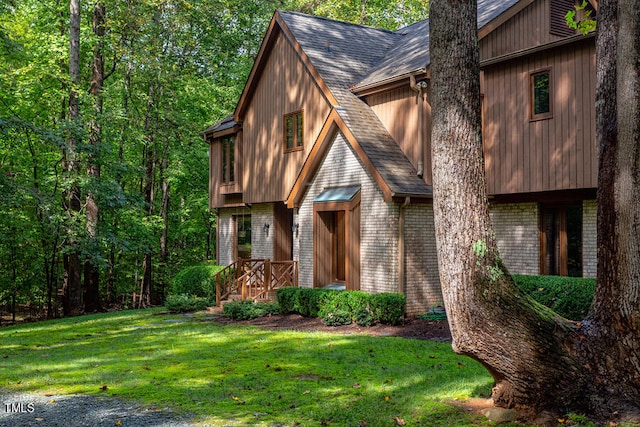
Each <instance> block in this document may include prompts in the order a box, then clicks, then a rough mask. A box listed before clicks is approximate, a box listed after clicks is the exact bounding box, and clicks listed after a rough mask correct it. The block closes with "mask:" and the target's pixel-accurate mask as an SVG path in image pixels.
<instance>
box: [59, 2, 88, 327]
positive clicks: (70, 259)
mask: <svg viewBox="0 0 640 427" xmlns="http://www.w3.org/2000/svg"><path fill="white" fill-rule="evenodd" d="M69 12H70V19H69V79H70V82H71V88H70V90H69V112H68V119H69V121H70V122H71V124H72V129H71V135H70V136H69V137H68V138H67V146H66V149H65V150H64V153H63V157H64V164H65V170H66V173H67V179H68V180H69V181H70V184H69V189H68V190H67V191H66V193H65V195H64V201H63V205H64V209H65V212H66V214H67V221H68V225H67V242H66V243H67V247H68V249H67V252H66V254H65V256H64V258H65V259H64V270H65V273H64V284H63V289H64V313H65V315H67V316H74V315H78V314H81V313H82V310H83V306H82V282H81V275H82V274H81V262H80V255H79V250H78V247H77V246H78V242H77V241H76V238H75V237H74V235H75V232H74V230H73V229H72V228H73V227H74V225H73V222H74V219H75V217H76V216H77V215H78V213H79V212H80V207H81V206H80V189H79V187H78V185H77V183H76V182H75V179H76V176H75V175H76V174H77V170H78V159H77V157H78V155H77V152H76V150H77V132H76V131H75V129H76V128H77V127H78V126H79V125H78V123H79V121H80V102H79V99H78V86H79V84H80V0H70V2H69Z"/></svg>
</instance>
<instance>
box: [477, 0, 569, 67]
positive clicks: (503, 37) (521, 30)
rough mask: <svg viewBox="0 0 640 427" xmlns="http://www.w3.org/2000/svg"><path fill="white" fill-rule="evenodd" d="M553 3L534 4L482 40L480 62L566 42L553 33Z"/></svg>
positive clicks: (540, 2)
mask: <svg viewBox="0 0 640 427" xmlns="http://www.w3.org/2000/svg"><path fill="white" fill-rule="evenodd" d="M550 1H551V0H544V1H535V2H533V3H532V4H530V5H529V6H527V7H526V8H525V9H524V10H523V11H522V12H520V13H518V14H517V15H515V16H514V17H513V18H511V19H510V20H509V21H507V22H506V23H505V24H503V25H501V26H500V27H498V28H496V29H495V31H493V32H491V33H489V34H488V35H487V36H486V37H485V38H483V39H482V40H481V41H480V60H481V61H483V60H486V59H490V58H495V57H497V56H502V55H506V54H509V53H513V52H517V51H519V50H523V49H527V48H531V47H534V46H539V45H542V44H546V43H550V42H553V41H556V40H560V39H562V38H564V37H561V36H557V35H553V34H551V32H550V31H551V25H550V22H551V21H550V19H549V12H550V5H549V2H550ZM567 11H568V10H567Z"/></svg>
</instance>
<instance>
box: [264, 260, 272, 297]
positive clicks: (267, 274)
mask: <svg viewBox="0 0 640 427" xmlns="http://www.w3.org/2000/svg"><path fill="white" fill-rule="evenodd" d="M264 290H265V292H268V291H270V290H271V260H270V259H269V258H267V259H266V260H264Z"/></svg>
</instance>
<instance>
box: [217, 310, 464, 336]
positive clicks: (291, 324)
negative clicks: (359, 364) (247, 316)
mask: <svg viewBox="0 0 640 427" xmlns="http://www.w3.org/2000/svg"><path fill="white" fill-rule="evenodd" d="M214 321H215V322H218V323H221V324H224V325H230V324H236V325H254V326H259V327H261V328H265V329H288V330H294V331H321V332H331V333H338V334H366V335H372V336H393V337H403V338H416V339H422V340H431V341H442V342H450V341H451V333H450V331H449V324H448V323H447V321H446V320H439V321H429V320H423V319H419V318H415V319H406V320H405V323H404V324H402V325H399V326H391V325H380V324H378V325H373V326H369V327H364V326H358V325H356V324H355V323H352V324H351V325H344V326H327V325H325V324H324V321H323V320H322V319H321V318H317V317H303V316H300V315H299V314H285V315H272V316H265V317H259V318H257V319H253V320H233V319H230V318H228V317H224V316H219V317H216V318H215V320H214Z"/></svg>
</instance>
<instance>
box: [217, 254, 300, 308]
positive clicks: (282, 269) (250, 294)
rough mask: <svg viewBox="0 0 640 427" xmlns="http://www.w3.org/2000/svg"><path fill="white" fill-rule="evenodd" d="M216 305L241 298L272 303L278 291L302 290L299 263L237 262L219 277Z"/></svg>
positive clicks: (251, 260)
mask: <svg viewBox="0 0 640 427" xmlns="http://www.w3.org/2000/svg"><path fill="white" fill-rule="evenodd" d="M215 277H216V280H215V282H216V305H217V306H219V305H220V303H221V302H222V301H224V300H226V299H228V298H229V296H230V295H232V294H236V295H239V296H240V298H241V299H243V300H253V301H258V300H268V299H272V298H273V293H274V291H276V290H278V289H279V288H282V287H285V286H294V287H297V286H298V262H297V261H271V260H269V259H250V260H237V261H236V262H234V263H232V264H230V265H229V266H227V267H225V268H224V269H222V270H221V271H219V272H218V273H216V276H215Z"/></svg>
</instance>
